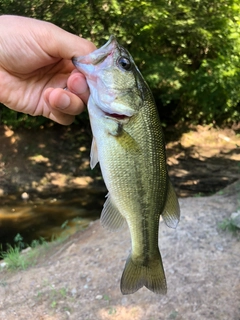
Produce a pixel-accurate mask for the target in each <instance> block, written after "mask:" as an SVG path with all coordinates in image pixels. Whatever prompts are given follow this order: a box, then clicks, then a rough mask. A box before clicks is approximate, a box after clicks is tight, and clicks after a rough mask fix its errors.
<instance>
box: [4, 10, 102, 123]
mask: <svg viewBox="0 0 240 320" xmlns="http://www.w3.org/2000/svg"><path fill="white" fill-rule="evenodd" d="M0 30H1V32H0V102H1V103H3V104H4V105H6V106H7V107H9V108H10V109H13V110H16V111H19V112H23V113H28V114H30V115H33V116H37V115H42V116H44V117H47V118H50V119H52V120H54V121H56V122H58V123H60V124H63V125H68V124H70V123H72V122H73V121H74V117H75V115H77V114H79V113H81V112H82V111H83V110H84V105H85V104H86V103H87V100H88V97H89V89H88V86H87V83H86V80H85V77H84V76H83V75H82V74H81V73H79V72H78V71H77V70H76V69H75V67H74V65H73V64H72V61H71V59H72V57H73V56H80V55H86V54H88V53H90V52H91V51H93V50H95V49H96V47H95V46H94V44H93V43H91V42H89V41H87V40H85V39H83V38H80V37H78V36H76V35H73V34H71V33H68V32H66V31H64V30H63V29H61V28H59V27H57V26H55V25H54V24H51V23H48V22H44V21H40V20H35V19H31V18H25V17H19V16H0ZM66 87H67V90H64V88H66Z"/></svg>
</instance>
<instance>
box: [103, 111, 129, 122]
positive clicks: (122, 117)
mask: <svg viewBox="0 0 240 320" xmlns="http://www.w3.org/2000/svg"><path fill="white" fill-rule="evenodd" d="M104 116H105V118H107V119H109V118H110V119H113V120H115V121H118V122H123V123H127V122H128V121H129V119H130V118H131V116H127V115H126V114H118V113H108V112H104Z"/></svg>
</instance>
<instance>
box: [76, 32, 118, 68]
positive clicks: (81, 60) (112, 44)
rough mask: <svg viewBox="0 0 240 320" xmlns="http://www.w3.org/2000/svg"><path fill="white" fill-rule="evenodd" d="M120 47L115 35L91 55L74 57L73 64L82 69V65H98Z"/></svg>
mask: <svg viewBox="0 0 240 320" xmlns="http://www.w3.org/2000/svg"><path fill="white" fill-rule="evenodd" d="M117 46H118V43H117V40H116V38H115V36H114V35H111V36H110V37H109V40H108V41H107V42H106V43H105V44H104V45H103V46H102V47H100V48H99V49H97V50H95V51H93V52H91V53H89V54H88V55H85V56H79V57H73V58H72V63H73V64H74V66H75V67H77V68H79V69H81V67H82V64H92V65H96V64H98V63H99V62H101V61H102V60H104V59H105V58H106V57H107V56H108V55H110V54H111V53H112V51H113V50H114V49H115V48H116V47H117ZM80 71H81V70H80Z"/></svg>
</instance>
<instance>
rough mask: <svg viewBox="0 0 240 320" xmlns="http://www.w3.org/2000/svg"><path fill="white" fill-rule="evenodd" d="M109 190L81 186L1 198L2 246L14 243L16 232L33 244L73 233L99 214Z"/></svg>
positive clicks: (0, 237)
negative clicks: (41, 196)
mask: <svg viewBox="0 0 240 320" xmlns="http://www.w3.org/2000/svg"><path fill="white" fill-rule="evenodd" d="M105 195H106V190H105V189H104V188H100V189H78V190H72V191H70V192H65V193H61V194H60V195H52V196H48V197H45V198H44V199H39V198H38V197H37V196H35V197H32V199H31V194H30V198H29V200H22V199H21V196H20V195H17V196H7V197H4V198H3V197H2V198H0V200H1V204H0V247H2V250H6V247H7V244H11V245H14V244H16V242H15V241H14V238H15V237H16V235H17V234H20V235H21V238H23V240H22V242H24V243H25V244H31V242H32V241H33V240H37V239H39V238H40V237H43V238H44V239H46V240H51V239H53V238H54V237H57V236H59V235H60V234H61V233H62V232H66V230H67V231H68V232H69V233H73V232H74V231H76V230H78V229H82V228H85V227H86V226H87V225H88V224H89V223H90V222H91V221H93V220H96V219H98V218H99V216H100V213H101V210H102V206H103V203H104V201H105Z"/></svg>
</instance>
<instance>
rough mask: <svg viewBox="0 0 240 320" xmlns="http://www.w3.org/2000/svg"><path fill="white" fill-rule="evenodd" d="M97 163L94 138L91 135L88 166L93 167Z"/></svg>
mask: <svg viewBox="0 0 240 320" xmlns="http://www.w3.org/2000/svg"><path fill="white" fill-rule="evenodd" d="M97 163H98V150H97V144H96V140H95V138H94V137H93V139H92V146H91V152H90V167H91V169H93V168H94V167H95V166H96V164H97Z"/></svg>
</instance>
